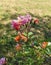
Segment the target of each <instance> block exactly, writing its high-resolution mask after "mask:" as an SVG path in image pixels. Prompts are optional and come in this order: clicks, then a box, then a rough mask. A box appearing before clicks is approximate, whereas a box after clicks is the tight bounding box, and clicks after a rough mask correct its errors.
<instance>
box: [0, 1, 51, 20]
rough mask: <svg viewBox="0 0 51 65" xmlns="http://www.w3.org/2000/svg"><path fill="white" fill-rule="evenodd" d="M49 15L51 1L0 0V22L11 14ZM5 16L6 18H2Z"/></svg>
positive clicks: (50, 12) (50, 13)
mask: <svg viewBox="0 0 51 65" xmlns="http://www.w3.org/2000/svg"><path fill="white" fill-rule="evenodd" d="M27 12H30V13H32V14H34V15H35V14H36V15H40V16H44V15H51V0H43V1H42V0H19V1H17V0H11V1H10V0H0V20H2V19H3V18H4V19H5V17H6V18H8V20H9V18H10V16H11V15H12V14H16V15H17V14H25V13H27ZM4 15H6V16H4Z"/></svg>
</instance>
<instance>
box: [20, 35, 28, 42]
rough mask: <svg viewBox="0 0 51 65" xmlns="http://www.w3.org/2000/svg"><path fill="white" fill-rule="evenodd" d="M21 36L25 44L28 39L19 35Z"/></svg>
mask: <svg viewBox="0 0 51 65" xmlns="http://www.w3.org/2000/svg"><path fill="white" fill-rule="evenodd" d="M20 36H21V39H22V40H23V41H24V42H27V40H28V38H27V37H26V36H24V35H22V34H21V35H20Z"/></svg>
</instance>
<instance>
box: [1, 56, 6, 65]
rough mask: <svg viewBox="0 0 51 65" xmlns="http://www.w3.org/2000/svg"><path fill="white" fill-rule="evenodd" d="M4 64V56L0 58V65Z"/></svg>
mask: <svg viewBox="0 0 51 65" xmlns="http://www.w3.org/2000/svg"><path fill="white" fill-rule="evenodd" d="M4 64H6V58H4V57H3V58H1V59H0V65H4Z"/></svg>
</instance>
